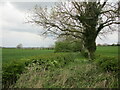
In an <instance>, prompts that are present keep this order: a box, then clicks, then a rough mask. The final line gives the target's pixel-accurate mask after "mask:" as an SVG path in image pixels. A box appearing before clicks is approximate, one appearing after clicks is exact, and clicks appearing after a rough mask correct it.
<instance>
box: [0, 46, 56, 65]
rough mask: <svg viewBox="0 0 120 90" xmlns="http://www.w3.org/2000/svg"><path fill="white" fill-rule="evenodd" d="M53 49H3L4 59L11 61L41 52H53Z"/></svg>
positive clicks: (37, 54)
mask: <svg viewBox="0 0 120 90" xmlns="http://www.w3.org/2000/svg"><path fill="white" fill-rule="evenodd" d="M53 52H54V51H53V50H40V49H10V48H4V49H2V61H3V63H5V62H10V61H11V60H19V59H21V58H27V57H31V56H39V55H41V54H47V53H53Z"/></svg>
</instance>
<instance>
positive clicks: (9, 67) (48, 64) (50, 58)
mask: <svg viewBox="0 0 120 90" xmlns="http://www.w3.org/2000/svg"><path fill="white" fill-rule="evenodd" d="M74 58H75V57H74V55H73V54H70V53H69V54H68V53H53V54H45V55H40V56H37V57H31V58H29V59H21V60H16V61H15V60H14V61H12V62H11V63H6V64H3V73H2V76H3V77H2V87H3V88H9V87H10V86H11V85H12V84H14V83H15V82H16V80H17V79H18V78H19V76H20V74H22V73H23V71H24V70H25V67H26V66H30V65H33V64H38V65H40V67H41V68H42V69H43V70H48V69H53V68H60V67H64V65H65V64H67V63H69V62H71V61H74Z"/></svg>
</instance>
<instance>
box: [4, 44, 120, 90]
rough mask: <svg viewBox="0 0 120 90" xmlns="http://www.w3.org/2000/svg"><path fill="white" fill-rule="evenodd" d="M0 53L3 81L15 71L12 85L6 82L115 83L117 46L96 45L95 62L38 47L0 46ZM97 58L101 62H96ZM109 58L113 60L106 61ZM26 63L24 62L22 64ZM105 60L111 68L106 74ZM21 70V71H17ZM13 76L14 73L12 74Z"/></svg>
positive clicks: (51, 84) (38, 84)
mask: <svg viewBox="0 0 120 90" xmlns="http://www.w3.org/2000/svg"><path fill="white" fill-rule="evenodd" d="M2 52H3V53H2V54H3V59H2V60H3V69H4V70H5V73H4V76H5V77H4V78H5V79H4V80H6V77H7V80H8V78H9V79H11V73H14V74H15V73H16V75H18V74H19V79H18V80H17V81H16V83H15V84H14V85H11V84H10V85H11V87H15V88H56V87H59V88H60V87H65V88H74V87H77V88H86V87H88V88H96V87H98V88H99V87H113V88H116V87H117V86H118V83H117V78H116V77H115V76H116V74H117V73H116V71H115V70H116V63H115V64H114V61H115V62H116V60H117V57H118V47H117V46H99V47H97V51H96V55H97V57H96V60H95V61H97V63H96V62H92V63H91V62H89V61H88V60H87V58H84V57H83V56H82V55H81V54H80V53H78V52H76V53H74V52H67V53H54V50H39V49H3V50H2ZM99 56H101V57H102V56H103V57H104V58H100V57H99ZM99 58H100V60H99ZM27 59H29V60H27ZM102 59H104V61H103V60H102ZM101 60H102V61H103V62H102V63H103V64H101V65H99V62H100V63H101ZM110 60H112V61H113V62H112V63H110V62H111V61H110ZM109 61H110V62H109ZM10 62H11V63H10ZM13 62H14V63H13ZM26 62H27V65H26V64H24V63H26ZM31 62H32V63H31ZM104 62H105V63H104ZM4 63H5V64H4ZM9 63H10V64H9ZM106 63H107V64H108V66H109V65H110V66H111V67H112V71H113V72H112V73H111V71H110V72H107V73H106V70H111V67H109V68H108V67H107V64H106ZM7 64H8V65H7ZM28 64H29V65H28ZM5 65H6V66H7V67H6V66H5ZM25 67H26V69H25ZM99 67H100V70H99ZM102 67H104V68H102ZM106 67H107V69H106ZM13 68H14V69H13ZM9 69H11V72H8V71H9ZM104 69H105V71H104ZM12 70H13V72H12ZM23 71H24V73H23V74H21V72H23ZM33 73H34V74H33ZM20 74H21V75H20ZM13 77H15V76H14V75H13ZM41 77H42V78H41ZM106 80H107V81H106ZM9 82H11V81H9ZM73 82H74V83H73ZM88 82H89V83H88Z"/></svg>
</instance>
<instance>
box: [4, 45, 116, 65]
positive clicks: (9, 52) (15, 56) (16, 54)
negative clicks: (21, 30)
mask: <svg viewBox="0 0 120 90" xmlns="http://www.w3.org/2000/svg"><path fill="white" fill-rule="evenodd" d="M48 53H54V50H39V49H9V48H5V49H2V59H3V60H2V61H3V63H4V62H10V61H11V60H19V59H21V58H27V57H31V56H39V55H41V54H48ZM96 54H100V55H103V56H116V57H118V47H117V46H99V47H97V51H96Z"/></svg>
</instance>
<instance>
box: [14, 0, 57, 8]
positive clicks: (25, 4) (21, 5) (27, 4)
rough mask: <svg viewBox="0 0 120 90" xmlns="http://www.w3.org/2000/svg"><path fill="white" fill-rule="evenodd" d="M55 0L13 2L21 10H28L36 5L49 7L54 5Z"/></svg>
mask: <svg viewBox="0 0 120 90" xmlns="http://www.w3.org/2000/svg"><path fill="white" fill-rule="evenodd" d="M54 3H55V2H12V4H13V5H14V6H15V7H16V8H17V9H19V10H28V9H32V8H34V6H35V5H38V6H41V7H46V6H47V7H48V8H50V7H51V6H53V5H54Z"/></svg>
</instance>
